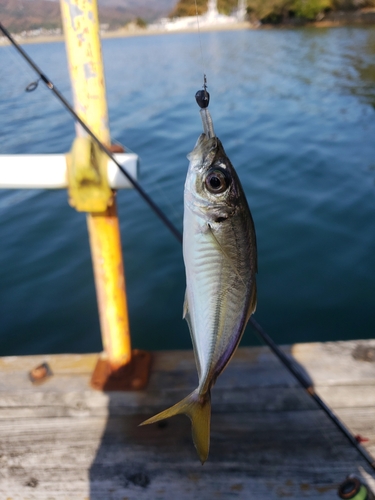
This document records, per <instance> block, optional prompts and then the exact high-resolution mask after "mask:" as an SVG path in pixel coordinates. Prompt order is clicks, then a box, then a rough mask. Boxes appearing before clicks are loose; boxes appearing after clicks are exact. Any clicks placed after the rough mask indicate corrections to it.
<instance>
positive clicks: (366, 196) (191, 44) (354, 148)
mask: <svg viewBox="0 0 375 500" xmlns="http://www.w3.org/2000/svg"><path fill="white" fill-rule="evenodd" d="M201 42H202V46H203V61H202V58H201V55H200V47H199V39H198V36H197V34H173V35H160V36H150V37H137V38H123V39H108V40H104V42H103V54H104V62H105V69H106V79H107V92H108V105H109V114H110V124H111V134H112V138H113V139H114V140H117V141H120V142H121V143H122V144H124V145H125V146H126V147H128V148H130V149H131V150H133V151H135V152H136V153H138V154H139V155H140V157H141V169H140V177H139V178H140V182H141V184H142V185H143V187H144V188H145V189H146V190H147V192H148V193H149V194H151V195H152V196H153V198H154V199H155V200H156V201H157V203H158V204H159V205H160V206H161V207H162V209H163V210H164V211H165V212H166V213H167V214H168V215H169V217H170V218H171V219H172V220H173V222H174V223H175V224H176V225H177V227H178V228H179V229H182V214H183V185H184V180H185V176H186V171H187V165H188V161H187V159H186V155H187V154H188V153H189V151H191V149H192V148H193V146H194V144H195V141H196V139H197V138H198V136H199V134H200V133H201V122H200V116H199V108H198V107H197V105H196V103H195V99H194V94H195V92H196V91H197V90H198V89H199V88H200V87H201V85H202V73H203V68H204V71H205V73H206V74H207V78H208V85H209V91H210V93H211V104H210V110H211V114H212V117H213V120H214V125H215V131H216V133H217V135H218V137H219V138H220V139H221V140H222V142H223V145H224V147H225V149H226V151H227V154H228V156H229V158H230V159H231V161H232V163H233V164H234V166H235V167H236V169H237V172H238V174H239V176H240V178H241V180H242V183H243V187H244V189H245V192H246V195H247V197H248V201H249V205H250V207H251V210H252V214H253V217H254V221H255V225H256V231H257V239H258V252H259V274H258V309H257V312H256V318H257V320H258V321H259V322H260V323H261V324H262V326H263V327H264V328H265V329H266V330H268V332H269V333H270V334H271V336H272V337H273V338H274V340H276V341H277V342H279V343H291V342H310V341H325V340H338V339H356V338H371V337H372V338H373V337H374V335H375V306H374V297H375V279H374V271H375V28H340V29H296V30H272V31H235V32H217V33H202V34H201ZM26 50H27V52H28V53H29V54H30V55H31V56H32V57H33V58H35V60H36V62H37V63H38V65H39V66H40V67H41V68H42V69H43V71H44V72H45V73H46V74H47V75H48V76H49V78H50V79H52V80H53V81H54V83H55V84H56V86H57V87H58V88H59V90H60V91H62V92H63V93H64V94H65V95H66V96H67V97H68V98H69V99H71V92H70V88H69V77H68V72H67V63H66V56H65V47H64V45H63V44H62V43H53V44H44V45H42V44H40V45H28V46H26ZM0 62H1V67H2V71H1V73H0V116H1V136H0V154H17V153H64V152H66V151H68V150H69V149H70V146H71V143H72V141H73V138H74V124H73V121H72V119H71V118H70V116H69V115H68V114H67V112H66V111H65V110H64V109H63V108H62V107H61V105H60V104H59V103H58V102H57V100H56V99H55V98H54V97H53V95H52V94H51V92H50V91H49V90H47V89H46V88H45V87H44V86H43V85H42V84H40V85H39V87H38V89H37V90H36V91H35V92H33V93H25V92H24V88H25V87H26V85H27V84H28V83H30V82H31V81H33V80H35V74H34V73H33V72H32V71H31V70H30V69H29V68H28V67H27V66H26V64H25V63H24V62H23V61H22V60H21V58H20V57H19V56H18V55H17V54H16V52H15V50H14V49H13V48H11V47H3V48H0ZM118 205H119V215H120V221H121V231H122V242H123V251H124V259H125V267H126V280H127V291H128V297H129V309H130V322H131V329H132V338H133V346H134V347H138V348H145V349H174V348H189V347H190V346H191V342H190V337H189V333H188V328H187V325H186V324H185V322H184V321H183V320H182V303H183V298H184V289H185V276H184V266H183V260H182V252H181V248H180V246H179V244H178V243H177V241H176V240H175V239H174V237H173V236H172V235H171V234H170V233H169V232H168V230H167V229H166V228H165V227H164V226H163V225H162V223H161V222H160V221H159V220H158V219H157V218H156V216H155V215H154V214H153V213H152V212H150V210H149V208H148V207H147V206H146V205H145V203H144V202H143V201H142V200H141V199H140V198H139V196H138V195H137V193H136V192H135V191H132V190H127V191H121V192H119V194H118ZM258 342H259V341H258V339H257V337H256V336H255V334H254V333H253V331H252V330H251V329H250V328H249V327H248V329H247V330H246V332H245V335H244V339H243V344H245V345H246V344H247V345H249V344H257V343H258ZM99 350H101V339H100V331H99V321H98V313H97V307H96V298H95V291H94V282H93V275H92V267H91V259H90V252H89V244H88V235H87V228H86V220H85V215H84V214H81V213H77V212H75V211H74V210H73V209H72V208H70V207H69V206H68V204H67V195H66V192H64V191H41V190H40V191H39V190H37V191H28V190H25V191H21V190H19V191H6V190H0V355H12V354H32V353H56V352H90V351H99Z"/></svg>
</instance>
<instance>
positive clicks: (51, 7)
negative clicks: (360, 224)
mask: <svg viewBox="0 0 375 500" xmlns="http://www.w3.org/2000/svg"><path fill="white" fill-rule="evenodd" d="M98 3H99V17H100V22H101V23H102V24H108V25H109V28H110V29H115V28H118V27H120V26H123V25H124V24H126V23H127V22H129V21H131V20H133V19H136V18H138V17H139V18H142V19H144V20H145V21H147V22H148V21H152V20H154V19H157V18H159V17H162V16H166V15H168V13H169V12H170V11H171V9H173V7H174V5H175V3H176V0H99V2H98ZM0 19H1V22H2V23H3V24H4V25H5V26H6V27H7V28H8V29H9V30H10V31H12V32H14V33H19V32H21V31H23V30H25V31H27V30H31V29H36V28H46V29H53V28H59V27H61V17H60V3H59V2H58V1H56V0H52V1H51V0H0Z"/></svg>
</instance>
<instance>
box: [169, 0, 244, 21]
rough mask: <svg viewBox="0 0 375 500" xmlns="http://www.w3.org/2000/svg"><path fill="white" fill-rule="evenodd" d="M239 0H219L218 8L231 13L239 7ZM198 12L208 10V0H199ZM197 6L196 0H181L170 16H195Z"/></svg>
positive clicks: (221, 11)
mask: <svg viewBox="0 0 375 500" xmlns="http://www.w3.org/2000/svg"><path fill="white" fill-rule="evenodd" d="M237 5H238V0H218V1H217V8H218V11H219V12H220V13H221V14H227V15H228V14H230V13H231V12H232V11H233V10H235V9H236V8H237ZM197 10H198V14H204V13H205V12H206V11H207V0H197ZM195 15H196V7H195V1H194V0H180V1H179V2H178V3H177V5H176V6H175V8H174V9H173V10H172V11H171V13H170V17H182V16H195Z"/></svg>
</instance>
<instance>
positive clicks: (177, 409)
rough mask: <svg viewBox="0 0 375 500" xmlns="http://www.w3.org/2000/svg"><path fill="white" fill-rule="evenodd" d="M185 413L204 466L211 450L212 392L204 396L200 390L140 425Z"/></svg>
mask: <svg viewBox="0 0 375 500" xmlns="http://www.w3.org/2000/svg"><path fill="white" fill-rule="evenodd" d="M181 413H183V414H184V415H187V416H188V417H189V418H190V420H191V427H192V436H193V442H194V446H195V448H196V450H197V452H198V456H199V459H200V461H201V462H202V464H204V462H205V461H206V460H207V457H208V452H209V449H210V422H211V395H210V391H208V392H207V393H206V394H204V395H202V394H199V393H198V389H196V390H195V391H194V392H192V393H191V394H189V396H187V397H186V398H184V399H183V400H182V401H180V402H179V403H177V404H175V405H174V406H171V407H170V408H168V409H167V410H164V411H162V412H161V413H158V414H157V415H155V416H154V417H151V418H149V419H148V420H145V421H144V422H142V423H141V424H140V425H148V424H154V423H155V422H159V421H160V420H164V419H166V418H169V417H173V416H174V415H179V414H181Z"/></svg>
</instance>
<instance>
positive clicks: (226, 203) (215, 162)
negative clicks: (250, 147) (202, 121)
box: [185, 134, 246, 223]
mask: <svg viewBox="0 0 375 500" xmlns="http://www.w3.org/2000/svg"><path fill="white" fill-rule="evenodd" d="M188 159H189V160H190V165H189V170H188V175H187V178H186V183H185V202H186V203H187V204H188V205H190V207H191V208H192V210H193V211H194V212H197V211H198V212H200V213H201V214H202V216H204V217H205V218H206V219H208V221H207V222H209V223H210V222H211V223H221V222H224V221H225V220H226V219H228V218H229V217H230V216H231V215H233V214H234V213H235V212H236V210H237V209H238V207H239V206H241V204H242V203H241V202H243V200H245V203H246V198H245V195H244V193H243V190H242V187H241V183H240V181H239V179H238V176H237V173H236V171H235V169H234V168H233V166H232V164H231V162H230V160H229V158H228V157H227V155H226V153H225V151H224V148H223V145H222V144H221V141H220V139H218V138H217V137H212V138H208V137H207V136H206V135H205V134H201V136H200V137H199V139H198V141H197V143H196V145H195V147H194V149H193V151H192V152H191V153H190V154H189V155H188Z"/></svg>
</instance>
